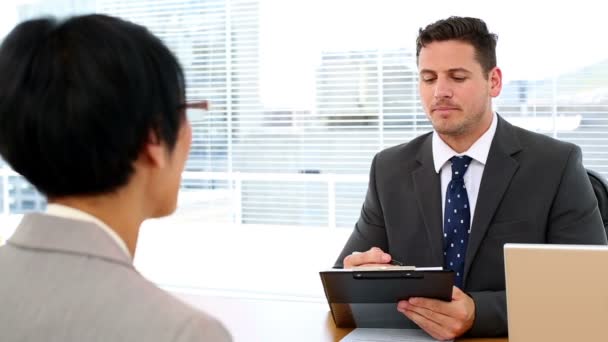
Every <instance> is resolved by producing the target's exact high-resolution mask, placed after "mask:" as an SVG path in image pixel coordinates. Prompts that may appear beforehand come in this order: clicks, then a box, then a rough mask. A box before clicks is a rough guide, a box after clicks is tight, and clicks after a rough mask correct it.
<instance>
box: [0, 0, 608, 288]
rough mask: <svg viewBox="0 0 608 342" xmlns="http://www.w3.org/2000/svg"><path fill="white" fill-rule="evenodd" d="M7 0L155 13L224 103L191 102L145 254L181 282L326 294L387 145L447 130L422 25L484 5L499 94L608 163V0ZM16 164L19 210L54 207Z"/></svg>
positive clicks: (10, 188)
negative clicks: (200, 105)
mask: <svg viewBox="0 0 608 342" xmlns="http://www.w3.org/2000/svg"><path fill="white" fill-rule="evenodd" d="M9 4H10V5H9ZM2 6H4V9H5V10H4V11H3V12H5V13H12V14H10V15H9V17H12V18H13V19H12V22H13V23H14V22H18V21H20V20H24V19H26V18H29V17H32V16H36V15H40V14H56V15H60V16H61V15H67V14H72V13H84V12H90V11H97V12H104V13H108V14H112V15H117V16H120V17H123V18H126V19H129V20H132V21H135V22H137V23H139V24H143V25H145V26H147V27H149V28H150V30H151V31H152V32H154V33H155V34H157V35H159V36H160V37H161V38H162V39H163V40H164V41H165V42H166V43H167V44H168V45H169V47H170V48H171V49H172V50H173V51H174V52H175V53H176V54H177V55H178V57H179V59H180V61H181V62H182V64H183V67H184V69H185V70H186V76H187V83H188V89H187V93H188V94H187V95H188V97H189V98H191V99H208V100H210V101H211V104H212V106H211V110H210V111H209V112H197V111H195V110H192V111H190V112H189V113H188V115H189V116H190V119H191V121H192V124H193V127H194V134H193V145H192V152H191V155H190V159H189V161H188V163H187V167H186V171H185V172H184V175H183V183H182V189H181V193H180V200H179V201H180V202H179V208H178V210H177V212H176V213H175V214H174V215H173V216H172V217H169V218H165V219H162V220H156V221H150V222H147V223H146V224H145V225H144V230H143V231H142V234H141V237H140V242H139V247H138V252H137V258H136V264H137V266H138V267H139V268H140V269H141V270H142V272H143V273H144V274H146V275H147V276H148V277H150V278H151V279H152V280H154V281H156V282H157V283H159V284H161V285H164V286H170V287H171V286H172V287H188V288H197V289H206V290H210V289H211V290H214V289H221V290H234V291H239V292H247V293H249V294H250V295H267V294H282V295H289V296H304V297H315V298H319V297H321V296H322V291H321V286H320V282H319V279H318V275H317V272H318V271H319V270H321V269H323V268H326V267H329V266H331V265H332V264H333V262H334V258H335V257H336V256H337V254H338V252H339V251H340V249H341V247H342V244H343V243H344V241H345V239H346V238H347V236H348V235H349V233H350V230H351V229H352V226H353V224H354V222H355V221H356V219H357V218H358V214H359V211H360V207H361V203H362V201H363V198H364V195H365V190H366V187H367V173H368V168H369V165H370V162H371V159H372V157H373V155H374V154H375V153H376V152H377V151H379V150H381V149H383V148H385V147H388V146H392V145H396V144H399V143H403V142H407V141H408V140H410V139H412V138H413V137H415V136H418V135H420V134H422V133H425V132H428V131H429V130H430V129H431V126H430V124H429V122H428V121H427V120H426V117H425V115H424V113H423V111H422V108H421V106H420V104H419V98H418V91H417V81H418V80H417V77H418V76H417V68H416V58H415V50H414V48H415V46H414V41H415V37H416V35H417V32H418V28H419V27H422V26H424V25H426V24H428V23H430V22H432V21H435V20H437V19H440V18H444V17H447V16H449V15H469V16H477V17H480V18H483V19H484V20H486V22H487V23H488V25H489V27H490V30H491V31H493V32H496V33H498V34H499V43H498V64H499V66H501V67H502V70H503V74H504V88H503V91H502V94H501V96H500V97H499V98H498V99H497V100H496V101H495V102H494V105H495V109H496V110H497V111H498V112H499V113H500V114H501V115H502V116H504V117H505V118H506V119H507V120H509V121H511V122H512V123H514V124H517V125H520V126H523V127H526V128H528V129H531V130H535V131H538V132H541V133H543V134H547V135H550V136H553V137H556V138H558V139H564V140H568V141H572V142H574V143H577V144H578V145H580V146H581V148H582V149H583V152H584V162H585V165H586V166H587V167H589V168H592V169H594V170H596V171H599V172H601V173H603V174H604V175H605V176H608V152H607V151H608V148H607V147H608V138H607V136H608V135H607V134H606V133H607V132H608V45H606V44H601V43H600V42H602V41H603V38H604V37H603V36H602V34H601V32H603V31H604V27H603V25H602V23H603V21H604V20H603V18H602V13H603V11H602V10H601V9H600V8H599V7H598V6H599V5H598V4H597V3H595V2H591V1H587V0H583V1H582V3H581V2H577V3H576V6H575V4H573V3H572V4H561V5H559V4H554V5H553V6H552V8H551V13H547V11H546V8H545V7H543V5H542V4H536V3H533V2H532V3H531V2H526V3H525V7H526V10H525V11H520V8H518V6H514V5H513V2H512V1H509V2H508V1H503V2H491V3H489V2H487V1H471V2H466V3H462V2H453V1H439V2H432V3H429V4H423V3H411V2H407V1H399V0H386V1H381V2H378V1H372V0H367V1H356V2H355V1H346V0H329V1H328V0H325V1H321V0H309V1H297V0H204V1H202V0H201V1H178V0H132V1H122V0H121V1H119V0H98V1H78V2H74V1H67V0H63V1H60V0H53V1H44V2H42V1H28V2H24V1H14V2H13V3H12V4H11V2H8V3H3V5H2ZM13 14H14V15H13ZM539 14H542V15H539ZM514 17H516V18H517V20H513V18H514ZM564 23H568V25H565V24H564ZM10 26H11V25H7V27H6V28H2V27H0V29H4V30H5V31H7V30H8V29H10ZM0 34H3V32H0ZM16 176H17V175H15V174H14V173H12V172H11V171H10V170H9V169H8V167H7V166H6V165H4V166H0V181H1V182H2V184H0V189H1V190H2V195H1V196H0V203H1V204H2V207H1V209H2V211H1V212H2V215H4V216H5V217H6V216H11V215H13V214H19V213H22V212H23V211H25V210H30V209H41V208H43V207H44V201H43V200H42V199H41V198H38V199H34V197H33V196H35V195H33V194H32V193H31V189H30V188H27V187H26V188H22V181H21V180H18V178H17V177H16ZM17 189H20V190H19V191H17ZM0 233H1V232H0ZM0 235H1V234H0ZM226 267H229V268H233V267H239V268H240V269H243V271H242V273H241V276H240V277H237V278H231V276H230V275H229V274H227V273H226V272H224V270H225V268H226ZM276 269H280V270H281V271H280V272H277V271H276ZM277 274H279V275H280V277H279V278H277V277H276V275H277ZM285 275H289V276H285ZM265 280H270V281H265Z"/></svg>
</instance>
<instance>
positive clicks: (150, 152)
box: [142, 131, 168, 169]
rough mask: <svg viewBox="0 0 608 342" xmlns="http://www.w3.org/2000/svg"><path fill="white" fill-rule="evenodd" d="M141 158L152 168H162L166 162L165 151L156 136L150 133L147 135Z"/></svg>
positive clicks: (163, 145)
mask: <svg viewBox="0 0 608 342" xmlns="http://www.w3.org/2000/svg"><path fill="white" fill-rule="evenodd" d="M142 157H144V160H146V162H147V163H149V165H150V166H152V167H154V168H160V169H162V168H164V167H165V165H167V162H168V160H167V159H168V156H167V150H166V146H165V144H163V143H162V142H161V141H160V140H159V139H158V137H157V136H156V134H155V133H154V132H152V131H150V133H149V134H148V141H146V143H145V144H144V148H143V151H142Z"/></svg>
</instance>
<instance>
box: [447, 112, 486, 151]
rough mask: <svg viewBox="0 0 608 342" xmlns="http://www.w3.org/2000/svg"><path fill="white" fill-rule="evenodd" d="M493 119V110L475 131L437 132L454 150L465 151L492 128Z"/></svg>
mask: <svg viewBox="0 0 608 342" xmlns="http://www.w3.org/2000/svg"><path fill="white" fill-rule="evenodd" d="M493 119H494V113H493V112H491V113H490V114H489V115H485V116H484V119H483V120H482V122H480V123H479V125H478V127H477V128H476V129H474V130H473V131H470V132H465V133H463V134H459V135H452V134H449V135H446V134H441V133H439V132H437V134H439V137H440V138H441V140H443V141H444V142H445V143H446V144H447V145H448V146H450V148H452V150H454V151H455V152H456V153H463V152H466V151H468V150H469V149H470V148H471V146H473V144H474V143H475V142H476V141H477V140H479V138H481V136H482V135H484V133H485V132H487V131H488V129H490V126H492V120H493Z"/></svg>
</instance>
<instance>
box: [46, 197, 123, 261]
mask: <svg viewBox="0 0 608 342" xmlns="http://www.w3.org/2000/svg"><path fill="white" fill-rule="evenodd" d="M46 214H47V215H52V216H58V217H63V218H67V219H72V220H80V221H87V222H93V223H95V224H96V225H97V226H98V227H99V228H100V229H101V230H103V231H104V232H106V234H108V235H109V236H110V238H112V240H114V241H115V242H116V244H117V245H118V247H120V249H121V250H123V251H124V252H125V254H126V255H127V256H128V257H129V259H132V258H133V257H132V256H131V253H130V252H129V249H128V248H127V244H126V243H125V241H124V240H123V239H122V238H121V237H120V236H118V234H116V232H115V231H114V230H112V228H110V227H109V226H108V225H107V224H105V223H103V222H102V221H101V220H100V219H98V218H97V217H95V216H93V215H91V214H88V213H85V212H84V211H82V210H78V209H75V208H72V207H68V206H65V205H62V204H57V203H49V204H48V205H47V206H46Z"/></svg>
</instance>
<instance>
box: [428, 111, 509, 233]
mask: <svg viewBox="0 0 608 342" xmlns="http://www.w3.org/2000/svg"><path fill="white" fill-rule="evenodd" d="M497 124H498V118H497V116H496V113H494V115H493V116H492V123H491V124H490V128H489V129H488V130H487V131H486V132H485V133H484V134H483V135H482V136H481V137H479V139H477V141H475V143H473V145H472V146H471V147H470V148H469V149H468V150H467V151H465V152H463V153H456V151H454V150H453V149H452V148H451V147H450V146H448V144H446V143H445V142H444V141H443V140H442V139H441V137H440V136H439V134H437V132H436V131H435V132H433V162H434V164H435V171H436V172H437V173H441V214H442V221H441V222H443V217H444V216H445V192H446V190H447V188H448V184H449V183H450V181H451V180H452V164H451V163H450V158H452V157H453V156H463V155H467V156H469V157H471V158H472V160H471V164H470V165H469V168H468V169H467V172H466V173H465V174H464V184H465V186H466V188H467V195H468V196H469V207H470V208H471V227H473V216H474V213H475V207H476V204H477V195H478V194H479V185H480V184H481V176H482V175H483V169H484V168H485V166H486V161H487V159H488V153H489V152H490V145H492V139H494V134H495V133H496V125H497Z"/></svg>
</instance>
